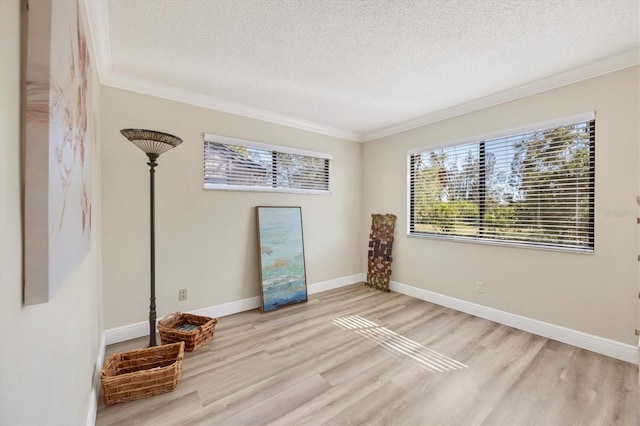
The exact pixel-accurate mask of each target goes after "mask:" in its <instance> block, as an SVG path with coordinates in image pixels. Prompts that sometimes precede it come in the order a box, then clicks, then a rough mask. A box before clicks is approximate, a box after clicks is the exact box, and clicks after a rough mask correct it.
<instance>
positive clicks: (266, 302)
mask: <svg viewBox="0 0 640 426" xmlns="http://www.w3.org/2000/svg"><path fill="white" fill-rule="evenodd" d="M256 215H257V222H258V245H259V247H260V284H261V296H262V312H263V313H264V312H269V311H273V310H276V309H278V308H282V307H285V306H289V305H292V304H295V303H300V302H306V301H307V279H306V274H305V264H304V243H303V238H302V209H301V208H300V207H256Z"/></svg>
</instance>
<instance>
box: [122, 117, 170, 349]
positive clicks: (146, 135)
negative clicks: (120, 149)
mask: <svg viewBox="0 0 640 426" xmlns="http://www.w3.org/2000/svg"><path fill="white" fill-rule="evenodd" d="M120 133H122V135H123V136H124V137H125V138H127V139H129V140H130V141H131V142H133V144H134V145H135V146H137V147H138V148H140V149H141V150H142V151H144V153H145V154H147V157H149V162H148V163H147V164H148V165H149V197H150V209H149V212H150V213H149V214H150V225H151V244H150V255H151V256H150V257H151V297H150V298H149V301H150V304H149V347H152V346H157V343H156V237H155V225H156V224H155V221H156V219H155V196H154V182H153V177H154V175H155V172H156V170H155V167H156V166H157V165H158V163H156V160H157V159H158V157H159V156H160V154H162V153H163V152H166V151H169V150H170V149H171V148H175V147H176V146H178V145H180V144H181V143H182V139H180V138H178V137H176V136H173V135H170V134H167V133H163V132H156V131H154V130H142V129H122V130H120Z"/></svg>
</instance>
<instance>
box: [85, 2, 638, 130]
mask: <svg viewBox="0 0 640 426" xmlns="http://www.w3.org/2000/svg"><path fill="white" fill-rule="evenodd" d="M84 3H85V8H86V10H87V17H88V21H89V29H90V32H91V40H92V42H93V46H94V49H93V50H94V52H95V57H96V62H97V68H98V75H99V77H100V83H101V84H103V85H105V86H111V87H116V88H119V89H124V90H129V91H133V92H137V93H142V94H146V95H151V96H157V97H160V98H164V99H169V100H173V101H177V102H182V103H187V104H191V105H196V106H200V107H204V108H209V109H213V110H217V111H222V112H226V113H230V114H235V115H239V116H243V117H249V118H254V119H257V120H261V121H266V122H269V123H275V124H280V125H283V126H288V127H293V128H297V129H301V130H306V131H309V132H313V133H318V134H322V135H327V136H332V137H336V138H340V139H346V140H350V141H354V142H369V141H373V140H376V139H380V138H383V137H385V136H391V135H394V134H397V133H401V132H405V131H407V130H412V129H415V128H417V127H421V126H426V125H429V124H433V123H437V122H439V121H443V120H447V119H450V118H454V117H458V116H460V115H464V114H468V113H471V112H474V111H479V110H481V109H485V108H489V107H492V106H496V105H500V104H503V103H506V102H511V101H514V100H516V99H520V98H524V97H526V96H531V95H535V94H537V93H542V92H546V91H547V90H551V89H555V88H558V87H561V86H566V85H568V84H572V83H577V82H579V81H582V80H586V79H589V78H593V77H597V76H599V75H603V74H608V73H611V72H614V71H619V70H621V69H624V68H629V67H632V66H636V65H638V64H640V49H631V50H628V51H625V52H622V53H619V54H617V55H613V56H609V57H607V58H604V59H601V60H599V61H596V62H592V63H590V64H587V65H584V66H581V67H577V68H574V69H571V70H569V71H565V72H562V73H559V74H555V75H553V76H550V77H546V78H543V79H540V80H537V81H534V82H531V83H527V84H524V85H522V86H518V87H515V88H513V89H509V90H505V91H503V92H499V93H496V94H493V95H489V96H486V97H483V98H480V99H476V100H474V101H471V102H467V103H464V104H460V105H456V106H454V107H451V108H447V109H444V110H441V111H436V112H434V113H431V114H427V115H424V116H421V117H418V118H415V119H413V120H409V121H405V122H402V123H398V124H394V125H391V126H387V127H384V128H381V129H377V130H374V131H371V132H366V133H359V132H354V131H350V130H344V129H338V128H335V127H329V126H325V125H322V124H318V123H314V122H311V121H307V120H301V119H299V118H296V117H292V116H289V115H285V114H280V113H276V112H272V111H267V110H264V109H260V108H255V107H252V106H249V105H244V104H240V103H237V102H232V101H228V100H224V99H220V98H216V97H213V96H208V95H203V94H200V93H195V92H191V91H188V90H183V89H177V88H175V87H170V86H166V85H162V84H158V83H153V82H150V81H147V80H143V79H139V78H134V77H130V76H127V75H124V74H119V73H114V72H113V69H112V61H111V44H110V41H109V40H110V37H109V10H108V5H107V0H84Z"/></svg>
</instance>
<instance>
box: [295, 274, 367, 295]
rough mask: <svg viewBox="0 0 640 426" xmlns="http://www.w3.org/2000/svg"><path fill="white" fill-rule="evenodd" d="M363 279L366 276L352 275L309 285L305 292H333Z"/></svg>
mask: <svg viewBox="0 0 640 426" xmlns="http://www.w3.org/2000/svg"><path fill="white" fill-rule="evenodd" d="M365 279H366V274H354V275H349V276H347V277H342V278H336V279H335V280H329V281H321V282H319V283H315V284H311V285H309V287H308V288H307V292H308V293H309V294H316V293H322V292H323V291H328V290H333V289H334V288H339V287H344V286H347V285H351V284H355V283H359V282H363V281H364V280H365Z"/></svg>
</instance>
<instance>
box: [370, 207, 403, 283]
mask: <svg viewBox="0 0 640 426" xmlns="http://www.w3.org/2000/svg"><path fill="white" fill-rule="evenodd" d="M395 225H396V215H394V214H372V215H371V234H370V235H369V238H370V241H369V254H368V265H369V268H368V269H369V270H368V272H367V283H366V284H367V285H368V286H369V287H371V288H375V289H378V290H381V291H389V279H390V278H391V261H392V260H393V258H392V257H391V249H392V248H393V230H394V228H395Z"/></svg>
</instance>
